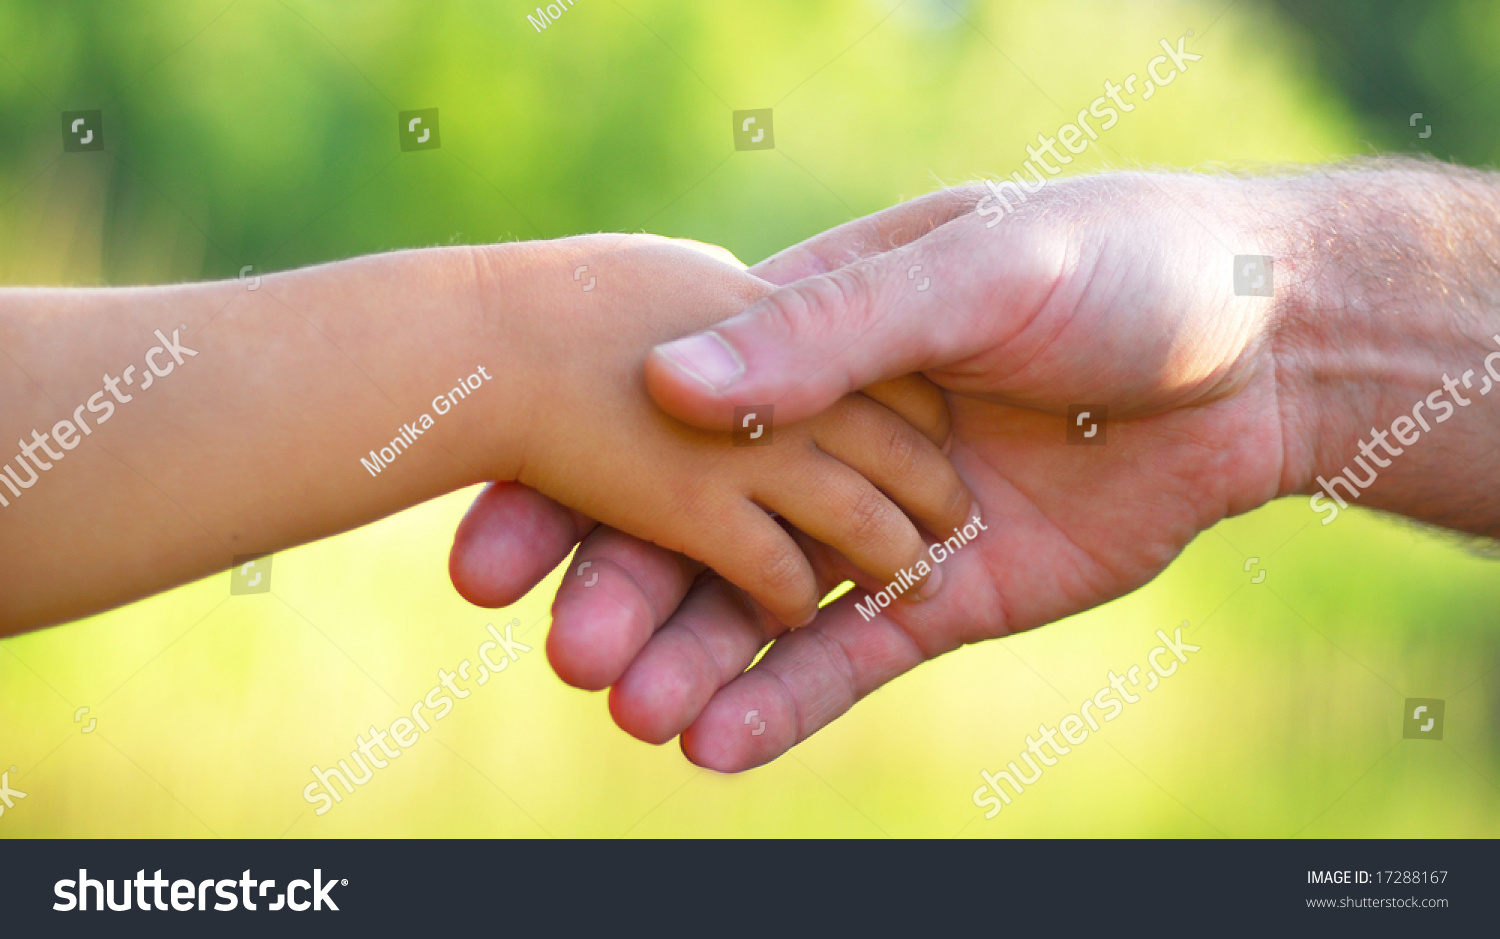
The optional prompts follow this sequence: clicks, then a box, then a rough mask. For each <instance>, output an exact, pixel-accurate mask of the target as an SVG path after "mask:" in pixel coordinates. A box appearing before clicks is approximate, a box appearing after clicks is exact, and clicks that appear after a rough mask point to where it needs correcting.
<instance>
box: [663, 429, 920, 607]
mask: <svg viewBox="0 0 1500 939" xmlns="http://www.w3.org/2000/svg"><path fill="white" fill-rule="evenodd" d="M820 459H822V460H824V461H825V462H826V463H828V464H830V465H831V466H833V467H835V468H836V469H837V470H841V471H842V472H844V473H848V474H849V475H851V476H852V475H854V472H853V471H852V470H850V469H848V468H847V467H844V466H841V465H839V464H838V462H837V461H835V460H832V459H828V458H826V457H820ZM768 508H771V509H772V511H780V509H777V508H776V507H774V506H768ZM897 514H898V515H899V514H900V513H899V512H897ZM684 524H685V526H688V527H690V529H691V531H692V532H693V535H692V536H691V538H690V540H689V542H688V544H687V545H686V546H685V547H684V548H683V552H684V553H685V554H688V555H691V556H692V557H695V558H697V559H698V560H700V561H702V562H703V563H704V564H707V565H708V566H709V567H711V568H713V569H714V570H715V571H718V572H719V574H720V575H722V576H723V577H724V579H725V580H727V581H729V582H730V583H732V584H734V585H735V586H737V587H739V588H740V589H742V590H744V591H745V592H746V593H748V594H749V595H750V596H751V597H753V598H754V599H755V600H756V601H757V602H759V603H760V604H761V605H762V606H764V607H765V608H766V609H767V610H768V611H769V612H770V613H771V615H772V616H774V617H776V618H777V619H778V620H780V621H781V622H782V623H784V624H785V625H787V626H801V625H803V624H804V623H807V622H808V621H810V620H811V619H812V618H813V615H814V614H816V613H817V612H818V591H817V578H816V577H814V576H813V570H812V566H811V565H810V564H809V563H808V560H807V556H806V555H804V554H803V553H802V549H801V548H799V547H797V542H795V541H793V540H792V536H791V535H788V534H787V533H786V532H785V531H783V530H782V528H781V526H780V525H778V524H776V521H775V519H773V518H771V516H769V515H767V514H766V511H765V509H762V508H761V507H760V506H758V505H756V504H755V503H753V502H750V501H748V500H744V499H736V500H734V501H732V502H730V503H728V504H727V505H724V506H722V507H720V508H718V509H717V510H716V511H714V513H713V514H712V515H705V516H704V517H702V518H697V519H688V520H685V522H684ZM793 524H796V523H795V520H793ZM908 524H909V523H908Z"/></svg>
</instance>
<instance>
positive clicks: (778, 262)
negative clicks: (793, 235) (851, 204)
mask: <svg viewBox="0 0 1500 939" xmlns="http://www.w3.org/2000/svg"><path fill="white" fill-rule="evenodd" d="M983 195H984V190H983V189H981V188H979V187H968V188H963V189H944V190H942V191H940V192H934V193H929V194H928V195H925V196H921V197H919V198H916V199H912V200H911V201H910V202H903V203H901V204H900V205H894V206H891V207H890V208H888V209H883V210H881V211H879V212H876V213H875V214H873V215H866V216H865V217H864V218H857V219H855V220H854V221H852V222H845V223H844V224H842V225H840V226H838V227H837V228H830V229H829V230H828V231H825V232H821V233H819V234H817V235H814V236H813V237H811V238H809V239H807V240H806V241H804V242H802V243H801V244H795V245H792V246H791V247H790V248H786V249H784V250H782V251H778V252H777V253H776V254H773V255H772V256H771V257H769V258H766V259H765V260H764V261H761V262H760V263H759V264H757V265H755V266H754V267H752V268H750V273H752V274H754V275H755V276H757V277H759V278H761V279H762V280H767V281H770V282H771V283H773V284H775V285H777V286H778V287H779V286H782V285H784V284H790V283H792V282H793V281H798V280H802V279H803V278H804V277H813V276H815V275H818V274H826V273H828V272H829V271H832V270H837V269H838V268H841V267H844V266H845V265H848V264H852V263H854V262H855V261H858V260H860V259H861V258H866V257H869V256H871V255H874V254H883V253H884V252H886V251H890V250H891V249H893V248H899V247H901V246H902V245H905V244H909V243H910V242H913V241H916V240H917V239H918V238H921V237H922V236H923V235H925V234H927V233H928V232H930V231H932V230H933V229H934V228H937V227H938V226H939V225H942V224H944V223H945V222H949V221H951V220H953V219H955V218H958V217H959V216H960V215H964V214H967V213H969V212H972V211H973V210H974V206H975V204H976V203H978V202H979V200H980V199H981V198H983Z"/></svg>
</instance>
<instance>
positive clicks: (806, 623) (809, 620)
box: [794, 610, 818, 629]
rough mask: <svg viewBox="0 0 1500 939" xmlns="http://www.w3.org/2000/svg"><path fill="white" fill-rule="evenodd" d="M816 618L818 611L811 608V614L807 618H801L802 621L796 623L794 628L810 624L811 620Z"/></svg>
mask: <svg viewBox="0 0 1500 939" xmlns="http://www.w3.org/2000/svg"><path fill="white" fill-rule="evenodd" d="M817 618H818V611H817V610H813V614H812V615H811V616H809V617H808V618H807V619H805V620H803V621H802V622H800V623H798V624H797V625H796V626H795V627H794V628H796V629H801V628H802V627H804V626H811V625H812V621H813V620H815V619H817Z"/></svg>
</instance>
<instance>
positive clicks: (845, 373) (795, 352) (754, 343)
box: [646, 250, 953, 430]
mask: <svg viewBox="0 0 1500 939" xmlns="http://www.w3.org/2000/svg"><path fill="white" fill-rule="evenodd" d="M910 257H911V256H910V254H909V252H907V251H905V250H897V251H892V252H888V253H886V254H883V255H880V256H878V257H875V258H871V259H867V260H865V261H862V262H860V263H857V264H853V265H850V266H848V267H843V268H839V269H838V270H835V271H831V272H829V273H826V274H820V275H818V276H816V277H809V278H807V279H805V280H800V281H797V282H796V283H794V284H790V285H788V286H786V287H782V288H781V289H779V290H777V291H775V292H774V293H771V294H769V295H768V296H766V297H765V298H764V299H762V300H760V301H759V302H757V303H756V304H754V305H753V306H751V307H749V308H748V309H746V310H745V311H744V312H742V313H740V314H739V315H737V316H734V317H732V318H730V319H727V320H725V321H724V322H722V323H719V324H718V325H716V326H714V327H713V328H712V329H708V330H705V331H703V332H700V333H696V334H694V335H691V336H687V337H685V338H682V339H678V340H675V341H673V342H669V343H664V344H663V345H659V346H657V347H656V348H655V349H653V350H652V351H651V354H650V355H649V356H648V357H647V360H646V386H647V388H648V389H649V390H650V392H651V396H652V397H653V398H655V399H656V402H657V404H658V405H660V406H661V408H662V409H663V410H665V411H666V412H667V413H669V414H671V415H673V416H674V417H677V418H678V419H679V420H682V421H685V422H687V423H689V424H693V425H696V426H699V427H703V428H707V429H710V430H726V429H729V428H731V427H732V425H733V421H734V412H735V409H736V408H738V407H752V406H753V407H757V408H764V407H765V406H766V405H770V406H772V407H773V408H774V412H773V419H774V420H775V421H776V422H777V423H782V424H790V423H795V422H796V421H800V420H803V419H805V418H808V417H811V416H813V415H815V414H818V413H821V412H822V411H823V410H824V409H826V408H827V407H828V406H829V405H831V404H833V403H834V402H835V401H837V400H838V399H839V398H842V397H843V396H844V395H846V394H848V393H849V392H850V391H853V390H856V389H859V388H863V387H865V386H867V385H871V384H874V383H876V382H879V381H884V380H886V379H889V378H896V377H898V376H901V375H906V374H909V373H911V372H914V371H919V370H921V369H923V368H926V367H929V366H930V365H931V364H932V357H933V352H934V342H935V334H936V333H937V332H938V330H937V329H935V327H936V326H937V324H938V322H940V319H939V317H943V316H951V315H952V314H953V311H952V310H951V309H950V308H948V307H947V306H946V305H945V304H944V303H943V302H942V301H941V299H940V298H939V297H938V296H937V293H936V290H935V285H934V282H933V278H932V276H931V275H932V272H931V271H925V272H924V271H923V270H922V268H921V265H920V264H916V263H914V262H910V263H909V261H908V260H907V259H909V258H910ZM908 268H912V270H908ZM897 271H900V272H905V273H899V274H897V273H893V272H897ZM907 273H909V274H910V275H911V276H910V277H908V276H905V275H906V274H907Z"/></svg>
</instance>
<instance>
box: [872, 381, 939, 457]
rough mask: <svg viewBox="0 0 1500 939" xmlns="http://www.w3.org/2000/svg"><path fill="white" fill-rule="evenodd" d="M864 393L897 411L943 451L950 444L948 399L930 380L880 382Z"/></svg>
mask: <svg viewBox="0 0 1500 939" xmlns="http://www.w3.org/2000/svg"><path fill="white" fill-rule="evenodd" d="M862 393H863V394H865V395H866V396H868V397H870V398H873V399H875V400H876V401H878V402H880V403H881V404H883V405H885V406H886V407H887V408H890V409H891V410H892V411H895V412H896V413H897V414H899V415H900V416H901V417H902V418H903V419H904V420H905V421H906V422H907V423H908V424H911V425H912V426H913V427H915V428H916V429H917V430H920V431H921V432H922V434H923V436H925V437H926V438H927V439H928V440H931V441H932V442H933V443H935V444H937V445H938V446H939V447H942V446H944V445H945V444H947V442H948V435H949V433H950V432H951V431H952V429H953V420H952V418H951V417H950V416H949V414H948V399H947V398H945V397H943V389H941V388H939V387H938V386H937V385H934V384H933V383H932V382H931V381H929V380H928V379H927V377H926V376H924V375H920V374H916V373H913V374H911V375H903V376H901V377H900V378H893V379H891V380H890V381H882V382H876V383H875V384H873V385H871V386H870V387H868V388H865V389H863V391H862Z"/></svg>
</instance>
